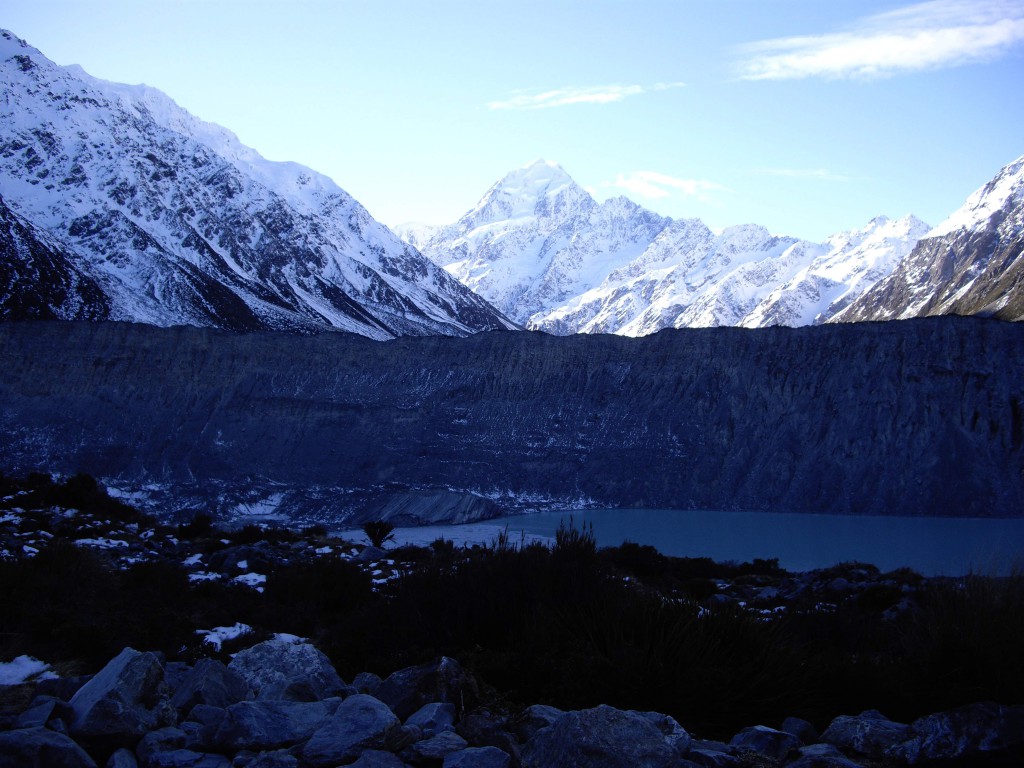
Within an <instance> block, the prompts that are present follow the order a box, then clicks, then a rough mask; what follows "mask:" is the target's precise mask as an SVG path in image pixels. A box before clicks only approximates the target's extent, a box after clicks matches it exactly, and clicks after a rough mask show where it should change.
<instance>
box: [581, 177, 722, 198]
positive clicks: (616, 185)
mask: <svg viewBox="0 0 1024 768" xmlns="http://www.w3.org/2000/svg"><path fill="white" fill-rule="evenodd" d="M599 186H600V187H601V188H602V189H622V190H625V191H627V192H629V193H631V194H633V195H636V196H637V197H643V198H646V199H648V200H659V199H662V198H665V197H670V196H671V195H673V194H679V193H681V194H683V195H686V196H687V197H696V198H698V199H699V200H706V199H707V198H708V193H709V192H720V191H726V190H727V187H724V186H722V185H721V184H716V183H715V182H713V181H705V180H703V179H680V178H676V177H675V176H669V175H667V174H664V173H658V172H657V171H633V172H632V173H620V174H619V175H618V176H616V177H615V181H606V182H603V183H602V184H600V185H599Z"/></svg>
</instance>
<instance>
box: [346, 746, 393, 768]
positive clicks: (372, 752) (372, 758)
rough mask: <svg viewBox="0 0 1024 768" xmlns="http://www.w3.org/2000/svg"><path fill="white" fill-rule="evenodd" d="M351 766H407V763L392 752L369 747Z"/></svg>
mask: <svg viewBox="0 0 1024 768" xmlns="http://www.w3.org/2000/svg"><path fill="white" fill-rule="evenodd" d="M349 768H405V763H403V762H402V761H401V759H399V758H398V757H396V756H395V755H393V754H391V753H390V752H384V751H383V750H380V749H368V750H366V751H365V752H363V754H361V755H360V756H359V759H358V760H356V761H355V762H354V763H352V764H351V765H350V766H349Z"/></svg>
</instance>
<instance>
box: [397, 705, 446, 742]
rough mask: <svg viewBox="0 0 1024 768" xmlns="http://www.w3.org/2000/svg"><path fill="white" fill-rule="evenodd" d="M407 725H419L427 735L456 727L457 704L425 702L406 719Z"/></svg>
mask: <svg viewBox="0 0 1024 768" xmlns="http://www.w3.org/2000/svg"><path fill="white" fill-rule="evenodd" d="M405 724H406V725H418V726H419V727H420V728H421V729H422V730H423V735H424V736H426V737H428V738H429V737H430V736H433V735H434V734H436V733H440V732H441V731H450V730H453V729H454V728H455V705H454V704H450V703H442V702H436V701H435V702H431V703H430V704H424V705H423V706H422V707H420V708H419V709H418V710H416V711H415V712H413V713H412V714H411V715H409V717H408V718H407V719H406V721H405Z"/></svg>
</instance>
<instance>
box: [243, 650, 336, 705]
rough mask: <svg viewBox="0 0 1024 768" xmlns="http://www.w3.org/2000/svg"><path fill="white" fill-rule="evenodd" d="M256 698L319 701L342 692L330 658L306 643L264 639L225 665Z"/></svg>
mask: <svg viewBox="0 0 1024 768" xmlns="http://www.w3.org/2000/svg"><path fill="white" fill-rule="evenodd" d="M228 669H230V670H232V671H234V672H237V673H238V674H240V675H241V676H242V677H243V678H245V680H246V682H247V683H248V684H249V686H250V687H251V688H252V689H253V691H254V692H255V693H256V698H257V699H287V700H289V701H321V700H322V699H326V698H328V697H330V696H336V695H338V694H340V693H342V692H343V691H344V690H345V687H346V686H345V684H344V683H343V682H342V680H341V678H340V677H338V673H337V672H335V670H334V667H333V666H332V665H331V662H330V659H328V658H327V657H326V656H324V654H322V653H321V652H320V651H318V650H317V649H316V648H314V647H313V646H312V645H310V644H309V643H295V642H291V641H289V640H285V639H277V638H275V639H272V640H266V641H264V642H262V643H258V644H257V645H254V646H252V647H251V648H247V649H245V650H244V651H239V652H238V653H237V654H235V657H234V659H232V660H231V663H230V664H229V665H228Z"/></svg>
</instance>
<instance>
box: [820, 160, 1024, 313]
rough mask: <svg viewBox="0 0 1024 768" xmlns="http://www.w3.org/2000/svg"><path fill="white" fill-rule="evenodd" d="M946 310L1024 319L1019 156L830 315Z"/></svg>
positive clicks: (1023, 173) (1023, 170) (1023, 200)
mask: <svg viewBox="0 0 1024 768" xmlns="http://www.w3.org/2000/svg"><path fill="white" fill-rule="evenodd" d="M948 314H954V315H983V316H992V317H997V318H1000V319H1002V320H1021V319H1024V157H1020V158H1018V159H1017V160H1015V161H1014V162H1013V163H1010V165H1008V166H1006V167H1005V168H1003V169H1002V170H1001V171H1000V172H999V173H998V174H997V175H996V177H995V178H994V179H993V180H992V181H991V182H989V183H988V184H986V185H985V186H984V187H982V188H981V189H979V190H978V191H977V192H975V193H974V194H973V195H971V197H970V198H968V200H967V202H966V203H965V204H964V205H963V207H962V208H960V210H958V211H956V212H955V213H954V214H953V215H952V216H950V218H949V219H947V220H946V221H945V222H943V223H942V224H940V225H939V226H938V227H936V228H935V229H934V230H932V231H931V232H929V233H928V234H927V235H926V236H925V238H924V239H922V240H920V241H919V242H918V243H917V246H916V247H915V248H914V250H913V251H912V252H911V253H910V254H909V255H908V256H906V257H905V258H904V259H903V260H902V261H901V262H900V263H899V265H897V267H896V269H895V270H893V272H892V274H891V275H889V276H888V277H887V278H885V279H884V280H882V281H880V282H879V283H877V284H876V285H875V286H873V287H872V288H871V290H870V291H868V292H867V293H865V294H864V295H863V296H861V297H860V298H859V299H858V300H857V301H855V302H853V303H852V304H851V305H850V306H849V307H848V308H847V309H846V310H844V311H843V312H840V313H839V314H837V315H836V316H835V318H834V320H835V321H838V322H852V321H858V320H890V319H894V318H909V317H925V316H930V315H948Z"/></svg>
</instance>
